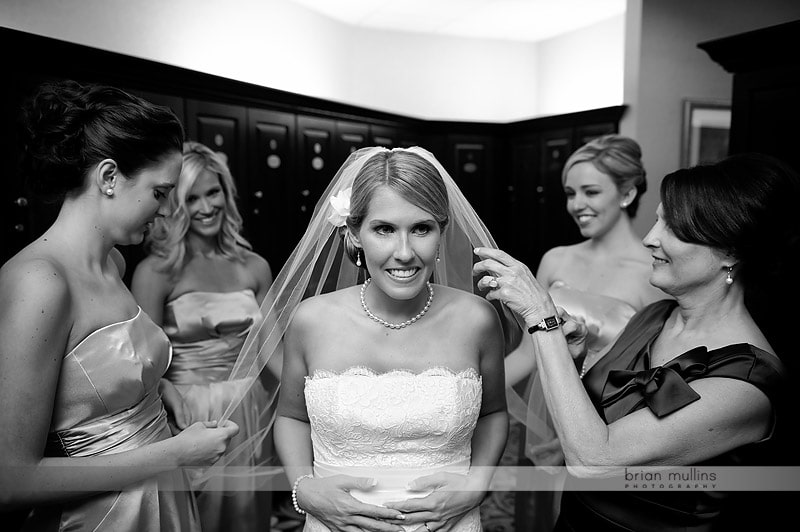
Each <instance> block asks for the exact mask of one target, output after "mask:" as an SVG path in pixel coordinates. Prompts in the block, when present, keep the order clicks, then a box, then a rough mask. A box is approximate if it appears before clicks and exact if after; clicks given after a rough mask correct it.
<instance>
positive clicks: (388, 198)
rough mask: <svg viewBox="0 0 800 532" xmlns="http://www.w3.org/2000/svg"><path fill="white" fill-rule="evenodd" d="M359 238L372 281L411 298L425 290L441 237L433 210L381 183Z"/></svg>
mask: <svg viewBox="0 0 800 532" xmlns="http://www.w3.org/2000/svg"><path fill="white" fill-rule="evenodd" d="M357 240H358V241H359V243H360V247H361V249H362V251H363V256H364V261H365V263H366V264H365V266H366V267H367V269H368V270H369V272H370V275H371V276H372V284H373V285H375V286H376V287H377V288H379V289H380V290H381V291H382V292H383V293H385V294H386V295H388V296H389V297H391V298H393V299H397V300H410V299H413V298H415V297H417V296H418V295H420V293H422V292H423V291H425V283H426V281H428V280H429V279H430V277H431V275H433V270H434V266H435V264H436V253H437V251H438V249H439V242H440V240H441V231H440V229H439V224H438V223H437V222H436V220H435V218H434V216H433V215H432V214H431V213H429V212H428V211H426V210H424V209H422V208H420V207H418V206H417V205H414V204H413V203H411V202H409V201H408V200H406V199H405V198H403V197H402V196H401V195H400V194H398V193H397V192H395V191H394V190H392V189H391V188H389V187H387V186H381V187H379V188H378V189H376V190H375V192H374V193H373V195H372V199H371V200H370V202H369V208H368V209H367V213H366V215H365V216H364V220H363V222H362V224H361V228H360V229H359V231H358V235H357ZM425 295H426V296H427V291H425Z"/></svg>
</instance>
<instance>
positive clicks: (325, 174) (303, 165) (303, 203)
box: [289, 115, 339, 231]
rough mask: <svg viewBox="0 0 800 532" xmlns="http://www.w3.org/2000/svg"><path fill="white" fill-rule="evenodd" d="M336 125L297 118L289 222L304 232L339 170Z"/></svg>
mask: <svg viewBox="0 0 800 532" xmlns="http://www.w3.org/2000/svg"><path fill="white" fill-rule="evenodd" d="M335 131H336V123H335V122H334V121H333V120H330V119H327V118H317V117H310V116H302V115H300V116H298V117H297V161H298V162H297V165H298V166H297V179H296V180H294V187H293V188H294V191H293V193H292V198H291V200H290V202H289V203H290V204H291V205H293V206H294V205H296V207H295V212H293V213H292V216H291V218H290V219H292V220H294V223H295V224H296V225H297V227H298V228H299V230H301V231H303V230H305V227H306V226H307V225H308V222H309V220H310V219H311V214H312V213H313V212H314V207H315V206H316V204H317V201H318V200H319V198H320V197H321V196H322V193H323V192H324V191H325V189H326V188H327V187H328V185H329V184H330V182H331V179H332V178H333V176H334V175H335V173H336V171H337V170H338V169H339V166H338V165H337V164H336V160H335V156H334V153H333V137H334V134H335Z"/></svg>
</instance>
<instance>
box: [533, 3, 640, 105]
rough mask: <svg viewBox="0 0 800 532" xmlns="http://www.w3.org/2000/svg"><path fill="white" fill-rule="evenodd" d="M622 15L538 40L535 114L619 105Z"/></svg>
mask: <svg viewBox="0 0 800 532" xmlns="http://www.w3.org/2000/svg"><path fill="white" fill-rule="evenodd" d="M624 56H625V16H624V15H620V16H617V17H613V18H610V19H608V20H605V21H603V22H599V23H597V24H594V25H592V26H589V27H587V28H584V29H581V30H579V31H574V32H570V33H568V34H565V35H561V36H559V37H554V38H552V39H548V40H546V41H542V42H540V43H539V58H540V59H539V68H538V81H537V85H538V93H539V94H538V97H539V100H538V106H537V107H538V112H539V114H540V115H555V114H562V113H571V112H574V111H579V110H584V109H596V108H598V107H607V106H609V105H620V104H622V103H623V102H622V96H623V90H622V87H623V81H624V75H623V65H624Z"/></svg>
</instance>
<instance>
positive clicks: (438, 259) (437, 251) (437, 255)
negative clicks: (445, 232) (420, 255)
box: [436, 249, 442, 262]
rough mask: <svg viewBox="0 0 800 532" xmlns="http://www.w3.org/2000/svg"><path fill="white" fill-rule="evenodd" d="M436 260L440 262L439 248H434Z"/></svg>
mask: <svg viewBox="0 0 800 532" xmlns="http://www.w3.org/2000/svg"><path fill="white" fill-rule="evenodd" d="M436 262H442V259H441V257H439V250H438V249H437V250H436Z"/></svg>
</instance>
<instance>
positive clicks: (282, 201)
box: [239, 108, 302, 273]
mask: <svg viewBox="0 0 800 532" xmlns="http://www.w3.org/2000/svg"><path fill="white" fill-rule="evenodd" d="M296 130H297V125H296V118H295V115H293V114H291V113H284V112H280V111H272V110H266V109H252V108H251V109H248V110H247V153H248V166H249V168H250V172H249V179H248V182H247V187H246V188H245V189H243V190H240V191H239V195H240V197H241V200H242V202H241V203H242V215H243V217H244V224H245V235H246V236H247V238H248V240H250V243H251V244H252V245H253V248H254V249H255V250H256V251H257V252H258V253H259V254H260V255H262V256H263V257H264V258H266V259H267V261H268V262H269V263H270V265H271V266H272V268H273V270H274V273H277V272H278V270H279V269H280V267H281V265H282V264H283V263H284V262H285V261H286V259H287V258H288V257H289V255H290V254H291V252H292V249H294V246H295V245H296V243H297V241H298V240H300V237H301V236H302V230H301V229H300V228H298V227H295V226H293V225H291V224H287V223H285V222H286V220H287V219H288V217H289V216H290V214H291V206H290V205H289V204H288V203H287V201H286V198H288V197H290V196H291V194H292V193H293V191H294V180H295V171H296V162H295V152H296V148H295V146H296Z"/></svg>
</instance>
